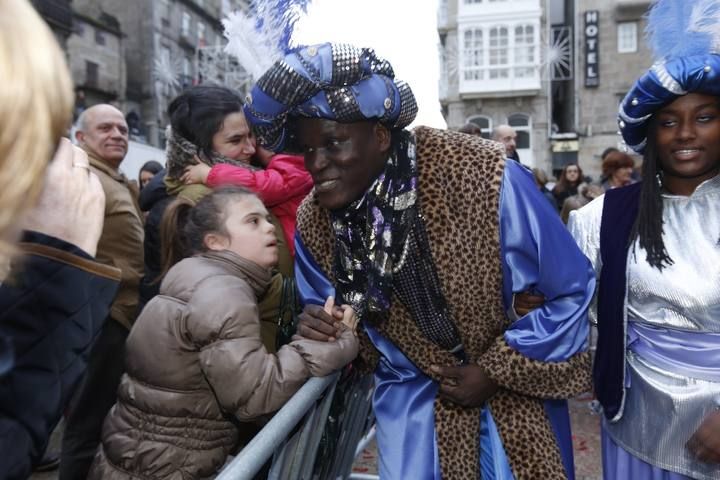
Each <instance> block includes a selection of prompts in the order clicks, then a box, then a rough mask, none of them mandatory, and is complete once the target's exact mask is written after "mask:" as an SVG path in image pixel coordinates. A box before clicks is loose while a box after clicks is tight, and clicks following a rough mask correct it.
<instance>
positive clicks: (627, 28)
mask: <svg viewBox="0 0 720 480" xmlns="http://www.w3.org/2000/svg"><path fill="white" fill-rule="evenodd" d="M617 37H618V53H633V52H637V22H622V23H618V27H617Z"/></svg>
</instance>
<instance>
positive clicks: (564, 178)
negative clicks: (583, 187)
mask: <svg viewBox="0 0 720 480" xmlns="http://www.w3.org/2000/svg"><path fill="white" fill-rule="evenodd" d="M581 183H583V171H582V169H581V168H580V165H577V164H575V163H571V164H568V165H565V167H563V169H562V172H561V173H560V178H558V181H557V183H556V184H555V186H554V187H553V189H552V194H553V197H555V203H556V204H557V207H558V209H562V206H563V202H565V199H566V198H568V197H571V196H573V195H577V193H578V187H579V186H580V184H581Z"/></svg>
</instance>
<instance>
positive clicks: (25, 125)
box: [0, 0, 73, 262]
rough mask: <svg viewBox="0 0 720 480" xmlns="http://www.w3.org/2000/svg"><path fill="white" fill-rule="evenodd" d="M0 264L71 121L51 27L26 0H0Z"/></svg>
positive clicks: (69, 92) (68, 87) (63, 68)
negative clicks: (0, 86)
mask: <svg viewBox="0 0 720 480" xmlns="http://www.w3.org/2000/svg"><path fill="white" fill-rule="evenodd" d="M0 12H2V14H0V78H1V79H2V82H3V85H2V88H0V262H1V261H2V260H6V259H7V258H8V256H9V255H10V254H11V253H12V252H13V248H12V239H11V237H10V234H11V232H12V230H13V228H12V227H14V226H16V223H17V222H18V221H19V220H20V217H21V216H22V214H23V213H25V211H26V210H27V209H28V208H30V207H32V206H33V205H34V204H35V201H36V200H37V196H38V194H39V192H40V189H41V188H42V186H43V178H44V172H45V168H46V166H47V164H48V162H49V161H50V159H51V157H52V155H53V153H54V152H55V149H56V148H57V145H58V142H59V140H60V137H61V136H62V135H63V134H64V133H65V132H66V130H67V128H68V127H69V125H70V122H71V120H72V106H73V85H72V81H71V79H70V72H69V71H68V67H67V64H66V63H65V56H64V54H63V52H62V50H60V47H59V46H58V44H57V41H56V40H55V37H54V36H53V34H52V32H51V31H50V28H48V26H47V25H46V24H45V22H44V21H43V20H42V18H40V16H39V15H38V14H37V12H36V11H35V9H34V8H33V7H32V6H31V5H30V2H28V1H27V0H0Z"/></svg>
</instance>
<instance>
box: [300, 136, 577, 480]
mask: <svg viewBox="0 0 720 480" xmlns="http://www.w3.org/2000/svg"><path fill="white" fill-rule="evenodd" d="M414 133H415V138H416V142H417V158H418V174H419V182H418V183H419V187H418V201H419V206H420V214H421V216H422V218H423V219H424V221H425V226H426V230H427V233H428V239H429V242H430V249H431V252H432V259H433V261H434V263H435V266H436V269H437V272H438V275H439V278H440V282H441V285H442V288H443V291H444V294H445V297H446V299H447V302H448V305H449V306H450V309H451V313H452V316H453V318H454V319H455V322H456V324H457V327H458V329H459V331H460V333H461V336H462V337H463V338H462V339H463V343H464V345H465V348H466V352H467V354H468V356H469V357H470V358H471V360H472V361H475V362H478V364H480V365H482V366H483V367H484V369H485V370H486V371H487V372H488V374H489V375H490V376H491V377H492V378H493V379H494V380H495V381H496V382H497V383H498V384H499V385H500V387H501V388H500V390H499V391H498V392H497V393H496V394H495V395H494V396H493V397H492V398H491V399H490V400H489V406H490V409H491V412H492V415H493V418H494V419H495V422H496V424H497V427H498V431H499V433H500V437H501V439H502V441H503V445H504V447H505V452H506V454H507V457H508V460H509V461H510V466H511V468H512V471H513V474H514V475H515V478H517V479H544V480H547V479H562V478H566V473H565V469H564V468H563V465H562V460H561V457H560V449H559V447H558V445H557V443H556V440H555V436H554V433H553V430H552V426H551V424H550V422H549V420H548V418H547V417H546V414H545V409H544V406H543V402H542V399H546V398H548V399H558V398H568V397H571V396H573V395H577V394H579V393H582V392H585V391H588V390H589V389H590V373H589V372H590V357H589V354H588V353H587V352H583V353H579V354H577V355H575V356H574V357H572V358H570V359H569V360H568V361H566V362H557V363H546V362H541V361H537V360H532V359H530V358H528V357H525V356H523V355H521V354H520V353H518V352H517V351H515V350H513V349H512V348H510V347H509V346H508V345H507V344H506V343H505V341H504V339H503V332H504V331H505V330H506V329H507V328H508V326H509V324H510V320H508V318H507V316H506V315H505V313H504V308H503V301H502V273H501V272H502V265H501V254H500V235H499V218H498V211H499V205H500V187H501V184H502V175H503V170H504V167H505V153H504V149H503V148H502V146H501V145H500V144H497V143H495V142H490V141H488V140H484V139H482V138H479V137H472V136H470V135H465V134H461V133H456V132H449V131H441V130H436V129H432V128H428V127H419V128H417V129H416V130H415V131H414ZM456 220H460V221H456ZM297 227H298V232H299V233H300V235H301V238H302V240H303V242H304V244H305V246H306V247H307V248H308V249H309V251H310V252H311V253H312V255H313V256H314V258H315V260H316V261H317V263H318V265H319V266H320V267H321V268H322V269H323V270H324V272H325V273H326V274H327V275H328V277H329V278H330V280H331V281H332V280H333V278H332V261H333V248H334V238H333V230H332V228H331V225H330V217H329V214H328V212H327V211H326V210H324V209H323V208H321V207H320V206H319V205H318V203H317V201H316V200H315V199H314V196H313V194H312V193H311V194H310V195H308V197H307V198H306V199H305V201H304V202H303V204H302V205H301V207H300V209H299V211H298V223H297ZM379 331H380V333H382V335H384V336H385V337H386V338H388V339H390V340H391V341H392V342H393V343H394V344H395V345H396V346H397V347H398V348H399V349H400V350H401V351H402V352H403V353H404V354H405V356H407V358H409V359H410V360H411V361H412V362H413V363H414V364H415V365H416V366H417V367H418V368H419V369H420V370H422V371H423V372H424V373H425V374H426V375H428V376H430V377H432V378H434V379H436V380H437V376H436V375H435V374H433V373H432V372H431V371H430V368H429V367H430V366H431V365H455V364H456V363H457V362H456V359H455V358H454V357H453V356H452V354H450V353H448V352H447V351H444V350H442V349H441V348H439V347H438V346H437V345H435V344H434V343H432V342H430V341H429V340H427V339H426V338H425V337H424V336H423V335H422V333H421V332H420V330H419V328H418V327H417V325H416V323H415V322H414V321H413V319H412V317H411V316H410V314H409V313H408V310H407V309H406V308H405V307H404V306H403V304H402V303H401V302H400V301H399V300H398V299H397V297H394V298H393V304H392V307H391V310H390V313H389V316H388V320H387V321H386V322H384V323H383V324H382V325H381V326H380V327H379ZM377 355H378V353H377V352H376V351H375V349H374V347H373V345H372V343H371V342H370V340H369V338H367V336H366V335H364V334H361V361H362V363H364V364H365V365H366V366H368V368H371V369H374V365H375V364H376V363H377ZM479 426H480V410H479V409H477V408H463V407H459V406H457V405H455V404H453V403H450V402H448V401H445V400H442V399H440V398H437V399H436V400H435V429H436V434H437V442H438V450H439V454H440V466H441V470H442V475H443V478H445V479H452V480H465V479H467V480H470V479H472V480H476V479H477V478H479V476H480V474H479V467H478V465H479V453H478V452H479V448H478V445H479V435H478V432H479Z"/></svg>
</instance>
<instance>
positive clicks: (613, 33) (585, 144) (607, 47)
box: [576, 0, 652, 178]
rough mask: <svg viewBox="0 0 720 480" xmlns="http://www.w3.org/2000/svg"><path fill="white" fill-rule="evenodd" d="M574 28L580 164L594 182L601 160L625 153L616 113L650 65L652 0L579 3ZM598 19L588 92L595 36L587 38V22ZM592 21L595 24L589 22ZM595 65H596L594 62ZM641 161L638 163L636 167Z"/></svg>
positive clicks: (584, 1) (638, 159) (591, 0)
mask: <svg viewBox="0 0 720 480" xmlns="http://www.w3.org/2000/svg"><path fill="white" fill-rule="evenodd" d="M576 4H577V13H576V25H577V26H578V31H580V32H581V35H579V38H578V41H579V45H580V46H581V48H579V49H578V65H579V67H580V68H579V69H578V70H579V71H578V72H577V73H578V75H577V78H576V80H577V84H578V96H577V105H578V114H577V121H578V124H577V132H578V134H579V135H580V152H579V161H580V166H581V167H582V169H583V171H585V172H586V173H589V174H590V175H592V176H593V177H594V178H598V177H599V175H600V173H601V165H600V154H601V153H602V152H603V150H604V149H606V148H607V147H616V148H623V145H622V143H621V142H622V139H621V137H620V136H619V135H618V133H617V131H618V125H617V112H618V107H619V105H620V101H621V100H622V99H623V98H624V97H625V95H626V94H627V92H628V91H629V90H630V88H631V87H632V85H633V83H634V82H635V80H637V78H638V77H639V76H640V75H642V74H643V73H644V72H645V71H647V69H648V68H649V67H650V66H651V64H652V59H651V53H650V51H649V50H648V48H647V45H646V44H645V41H644V38H643V32H644V30H645V20H644V18H643V15H644V14H645V12H646V11H647V9H648V7H649V6H650V1H649V0H608V1H605V2H597V1H594V0H576ZM592 16H596V17H597V26H598V27H597V30H598V31H597V42H598V44H599V58H598V59H597V66H596V69H597V70H596V74H597V81H596V83H597V86H594V87H588V86H585V81H586V77H587V72H586V69H587V67H588V59H587V55H586V44H587V43H588V39H590V40H592V35H588V33H590V34H592V33H593V32H592V31H591V32H587V31H586V29H585V28H584V27H585V22H586V17H592ZM590 19H592V18H590ZM591 60H592V59H591ZM640 163H641V159H640V158H639V157H636V166H639V165H640Z"/></svg>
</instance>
